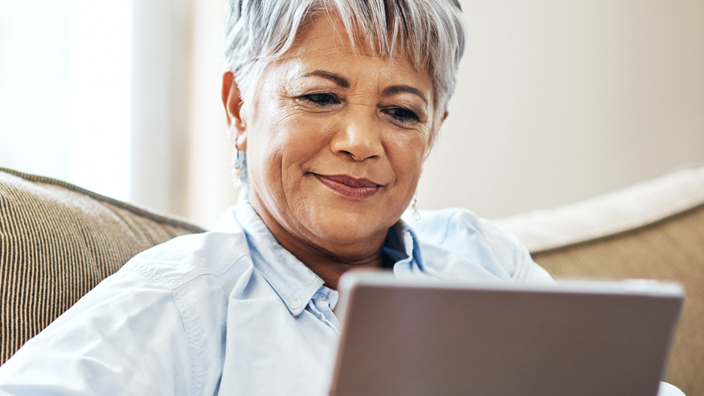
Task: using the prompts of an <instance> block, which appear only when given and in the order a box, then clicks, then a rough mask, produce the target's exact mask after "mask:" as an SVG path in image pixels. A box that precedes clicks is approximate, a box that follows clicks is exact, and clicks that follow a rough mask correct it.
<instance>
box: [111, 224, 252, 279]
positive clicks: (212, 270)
mask: <svg viewBox="0 0 704 396" xmlns="http://www.w3.org/2000/svg"><path fill="white" fill-rule="evenodd" d="M238 263H239V264H245V263H250V264H251V254H250V250H249V246H248V244H247V237H246V236H245V234H244V231H242V230H241V229H239V230H234V231H232V232H204V233H201V234H191V235H183V236H179V237H176V238H174V239H171V240H169V241H167V242H164V243H162V244H160V245H157V246H154V247H152V248H150V249H147V250H145V251H143V252H142V253H140V254H138V255H136V256H135V257H134V258H132V260H130V261H129V262H128V263H127V264H125V266H124V267H123V268H122V269H121V270H120V271H119V272H118V274H119V273H120V272H135V273H138V274H140V275H142V276H144V277H145V278H148V279H149V280H151V281H153V282H156V283H158V284H160V285H162V286H164V287H166V288H168V289H172V290H173V289H176V288H179V287H181V286H183V285H185V284H187V283H191V282H192V281H193V280H194V279H196V278H200V277H211V278H219V277H222V276H223V275H224V274H226V273H227V272H230V271H232V270H233V268H234V267H236V266H237V264H238ZM245 266H246V267H248V265H246V264H245Z"/></svg>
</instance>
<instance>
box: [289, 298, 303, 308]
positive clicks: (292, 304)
mask: <svg viewBox="0 0 704 396" xmlns="http://www.w3.org/2000/svg"><path fill="white" fill-rule="evenodd" d="M300 307H301V301H300V300H296V301H294V302H292V303H291V309H298V308H300Z"/></svg>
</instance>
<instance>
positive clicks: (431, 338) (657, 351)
mask: <svg viewBox="0 0 704 396" xmlns="http://www.w3.org/2000/svg"><path fill="white" fill-rule="evenodd" d="M338 290H339V291H340V302H339V304H338V307H337V309H336V314H337V316H338V318H340V320H341V322H342V333H341V338H340V345H339V349H338V354H337V359H336V363H335V364H336V366H335V369H334V375H333V380H332V381H333V382H332V388H331V394H332V395H337V396H346V395H482V396H492V395H522V396H533V395H535V396H545V395H570V396H580V395H591V396H593V395H599V396H606V395H619V396H623V395H652V396H655V395H656V394H657V391H658V386H659V381H660V379H661V376H662V374H663V370H664V367H665V363H666V360H667V355H668V349H669V345H670V341H671V339H672V335H673V333H674V329H675V326H676V323H677V320H678V317H679V313H680V309H681V306H682V301H683V291H682V288H681V286H679V285H677V284H673V283H660V282H657V281H649V280H628V281H623V282H602V281H587V282H583V281H579V282H575V281H565V282H558V283H555V284H507V283H476V282H474V283H473V282H460V281H451V282H447V281H442V282H440V281H437V280H420V279H409V280H399V279H396V278H395V277H394V275H393V274H391V273H384V272H357V273H355V272H350V273H348V274H345V275H343V277H342V278H341V280H340V283H339V288H338Z"/></svg>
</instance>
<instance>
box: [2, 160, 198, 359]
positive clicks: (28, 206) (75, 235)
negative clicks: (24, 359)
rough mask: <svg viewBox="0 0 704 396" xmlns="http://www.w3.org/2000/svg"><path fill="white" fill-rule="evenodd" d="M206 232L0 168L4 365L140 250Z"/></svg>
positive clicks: (60, 183) (53, 180) (68, 185)
mask: <svg viewBox="0 0 704 396" xmlns="http://www.w3.org/2000/svg"><path fill="white" fill-rule="evenodd" d="M203 231H204V230H203V229H202V228H200V227H198V226H195V225H192V224H189V223H187V222H184V221H181V220H179V219H177V218H174V217H169V216H164V215H159V214H155V213H153V212H150V211H148V210H145V209H141V208H138V207H135V206H133V205H129V204H126V203H124V202H120V201H117V200H114V199H111V198H107V197H104V196H102V195H99V194H96V193H93V192H91V191H88V190H85V189H82V188H80V187H76V186H74V185H72V184H69V183H65V182H62V181H58V180H55V179H50V178H46V177H41V176H35V175H29V174H24V173H20V172H17V171H13V170H9V169H5V168H0V323H1V324H2V325H0V364H2V363H4V362H5V361H6V360H7V359H9V358H10V356H12V354H14V353H15V351H16V350H17V349H19V347H21V346H22V345H23V344H24V342H26V341H27V340H28V339H30V338H31V337H33V336H34V335H36V334H37V333H39V332H40V331H41V330H42V329H44V327H46V326H47V325H48V324H49V323H51V322H52V321H53V320H54V319H56V318H57V317H58V316H59V315H61V313H63V312H64V311H65V310H67V309H68V308H69V307H71V305H73V304H74V303H75V302H76V301H78V299H79V298H81V296H83V295H84V294H85V293H87V292H88V291H89V290H90V289H92V288H93V287H95V285H97V284H98V283H99V282H100V281H101V280H103V279H104V278H106V277H107V276H109V275H110V274H112V273H114V272H115V271H117V270H118V269H119V268H120V267H121V266H122V265H123V264H124V263H126V262H127V261H128V260H129V259H130V258H132V257H133V256H134V255H136V254H137V253H139V252H141V251H143V250H145V249H148V248H150V247H152V246H154V245H156V244H159V243H162V242H165V241H167V240H169V239H171V238H173V237H175V236H178V235H183V234H190V233H196V232H203Z"/></svg>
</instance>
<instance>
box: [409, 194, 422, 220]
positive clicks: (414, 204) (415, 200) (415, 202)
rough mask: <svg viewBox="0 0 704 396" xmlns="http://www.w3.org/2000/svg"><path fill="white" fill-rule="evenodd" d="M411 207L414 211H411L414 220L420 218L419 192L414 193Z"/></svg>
mask: <svg viewBox="0 0 704 396" xmlns="http://www.w3.org/2000/svg"><path fill="white" fill-rule="evenodd" d="M411 209H413V213H411V217H413V220H415V221H418V220H420V212H419V211H418V193H415V194H413V200H412V201H411Z"/></svg>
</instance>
